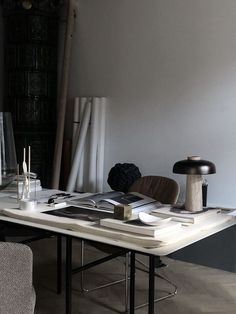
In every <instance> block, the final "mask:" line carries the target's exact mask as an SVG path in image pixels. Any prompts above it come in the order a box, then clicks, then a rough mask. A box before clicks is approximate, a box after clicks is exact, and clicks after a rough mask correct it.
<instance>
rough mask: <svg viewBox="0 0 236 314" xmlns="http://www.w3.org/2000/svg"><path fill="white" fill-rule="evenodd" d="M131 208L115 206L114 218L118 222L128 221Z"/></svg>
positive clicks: (128, 206) (120, 205)
mask: <svg viewBox="0 0 236 314" xmlns="http://www.w3.org/2000/svg"><path fill="white" fill-rule="evenodd" d="M131 215H132V208H131V206H130V205H123V204H119V205H115V208H114V218H115V219H119V220H128V219H130V218H131Z"/></svg>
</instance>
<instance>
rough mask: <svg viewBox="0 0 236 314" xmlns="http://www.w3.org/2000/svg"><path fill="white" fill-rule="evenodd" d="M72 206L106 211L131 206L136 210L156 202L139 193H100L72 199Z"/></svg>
mask: <svg viewBox="0 0 236 314" xmlns="http://www.w3.org/2000/svg"><path fill="white" fill-rule="evenodd" d="M69 203H70V204H73V205H80V206H89V207H96V208H100V209H106V210H111V211H113V210H114V207H115V206H116V205H122V204H123V205H130V206H131V208H136V207H139V206H143V205H146V204H151V203H153V204H154V203H155V204H157V202H156V200H154V199H153V198H151V197H147V196H145V195H142V194H140V193H137V192H130V193H127V194H125V193H123V192H108V193H98V194H94V195H91V196H88V197H83V198H77V199H72V200H70V201H69Z"/></svg>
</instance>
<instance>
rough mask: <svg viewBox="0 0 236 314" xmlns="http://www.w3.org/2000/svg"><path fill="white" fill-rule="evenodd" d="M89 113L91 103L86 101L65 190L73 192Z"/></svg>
mask: <svg viewBox="0 0 236 314" xmlns="http://www.w3.org/2000/svg"><path fill="white" fill-rule="evenodd" d="M90 113H91V103H90V102H89V103H87V105H86V108H85V112H84V118H83V120H82V123H81V128H80V133H79V138H78V143H77V145H76V150H75V155H74V158H73V163H72V167H71V170H70V174H69V179H68V183H67V188H66V190H67V191H69V192H73V191H74V189H75V183H76V178H77V173H78V167H79V163H80V161H81V156H82V152H83V148H84V143H85V138H86V134H87V130H88V125H89V120H90Z"/></svg>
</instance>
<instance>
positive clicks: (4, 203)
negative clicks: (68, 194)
mask: <svg viewBox="0 0 236 314" xmlns="http://www.w3.org/2000/svg"><path fill="white" fill-rule="evenodd" d="M15 207H16V203H15V202H14V201H13V200H12V199H10V198H0V208H15ZM0 220H1V221H6V222H11V223H15V224H19V225H24V226H29V227H33V228H38V229H43V230H47V231H50V232H52V233H55V234H57V235H61V236H63V237H65V238H66V305H65V307H66V309H65V313H66V314H71V311H72V309H71V281H72V278H71V277H72V272H73V270H72V265H71V255H72V239H73V238H78V239H83V240H89V241H94V242H99V243H105V244H108V245H112V246H116V247H119V248H121V249H124V252H131V254H130V256H131V262H130V265H131V266H130V313H131V314H133V313H134V312H135V254H136V253H139V254H144V255H147V256H148V257H149V296H148V302H149V305H148V313H149V314H154V290H155V289H154V287H155V257H156V256H159V257H160V256H166V255H169V254H170V253H173V252H175V251H177V250H179V249H181V248H184V247H186V246H188V245H190V244H192V243H195V242H197V241H199V240H202V239H204V238H207V237H209V236H211V235H213V234H216V233H218V232H220V231H222V230H225V229H227V228H229V227H231V226H233V225H235V220H234V219H232V220H229V221H226V222H225V221H224V222H223V223H222V224H218V225H217V226H214V227H212V228H209V229H207V230H201V231H199V232H198V233H195V234H192V235H188V234H187V233H186V237H185V238H184V239H182V240H180V241H177V242H175V243H171V244H168V245H163V246H161V247H156V248H145V247H142V246H141V245H137V244H134V243H129V242H127V241H124V240H119V239H112V238H109V236H108V235H107V234H106V235H105V234H104V235H103V236H101V235H93V234H92V233H87V232H79V231H71V230H66V229H62V228H58V227H52V226H49V225H46V224H43V223H42V222H40V223H37V222H31V221H26V220H21V219H17V218H11V217H7V216H2V215H1V216H0ZM83 269H86V266H85V267H84V268H83ZM155 313H157V312H156V311H155Z"/></svg>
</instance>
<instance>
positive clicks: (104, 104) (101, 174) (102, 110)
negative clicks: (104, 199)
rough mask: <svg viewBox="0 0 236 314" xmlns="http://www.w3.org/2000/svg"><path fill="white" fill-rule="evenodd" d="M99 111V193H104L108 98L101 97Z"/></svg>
mask: <svg viewBox="0 0 236 314" xmlns="http://www.w3.org/2000/svg"><path fill="white" fill-rule="evenodd" d="M99 105H100V110H99V124H100V127H99V136H98V151H97V184H96V185H97V192H103V178H104V153H105V152H104V150H105V134H106V133H105V131H106V107H107V98H106V97H101V100H100V104H99Z"/></svg>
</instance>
